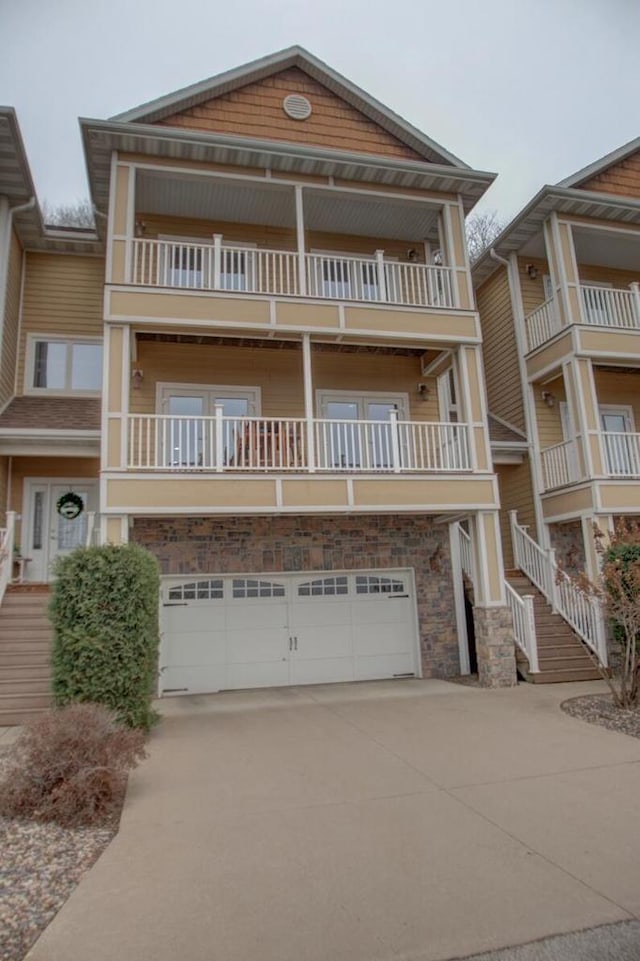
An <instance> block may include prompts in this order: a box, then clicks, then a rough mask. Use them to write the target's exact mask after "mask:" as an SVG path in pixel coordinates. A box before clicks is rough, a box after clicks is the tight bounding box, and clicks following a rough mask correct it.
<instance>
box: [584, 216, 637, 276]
mask: <svg viewBox="0 0 640 961" xmlns="http://www.w3.org/2000/svg"><path fill="white" fill-rule="evenodd" d="M573 242H574V245H575V250H576V259H577V261H578V263H579V264H595V265H597V266H600V267H613V268H617V269H618V270H635V271H637V273H638V279H639V280H640V233H639V234H637V235H634V234H630V233H629V234H619V233H613V232H609V231H606V230H589V229H588V228H587V227H585V228H581V227H574V228H573Z"/></svg>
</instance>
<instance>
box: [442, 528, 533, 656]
mask: <svg viewBox="0 0 640 961" xmlns="http://www.w3.org/2000/svg"><path fill="white" fill-rule="evenodd" d="M456 528H457V531H458V543H459V553H460V565H461V567H462V571H463V573H464V574H466V575H467V577H468V578H469V580H470V581H471V583H472V584H473V583H474V563H473V546H472V543H471V537H470V536H469V534H468V533H467V532H466V531H465V529H464V527H462V525H461V524H456ZM504 586H505V590H506V597H507V606H508V608H509V610H510V611H511V618H512V620H513V636H514V639H515V642H516V644H517V646H518V647H519V648H520V650H521V651H522V652H523V654H524V655H525V657H526V658H527V660H528V661H529V670H530V671H531V673H532V674H537V673H538V671H539V670H540V668H539V666H538V645H537V643H536V628H535V618H534V613H533V597H529V596H527V597H521V596H520V594H518V593H517V591H514V589H513V588H512V587H511V585H510V584H509V582H508V581H506V580H505V582H504Z"/></svg>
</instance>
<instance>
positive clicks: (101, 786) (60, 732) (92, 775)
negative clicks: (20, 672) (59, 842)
mask: <svg viewBox="0 0 640 961" xmlns="http://www.w3.org/2000/svg"><path fill="white" fill-rule="evenodd" d="M144 741H145V735H144V732H143V731H140V730H132V729H131V728H130V727H125V726H124V725H123V724H120V723H119V722H118V720H117V718H116V716H115V714H114V713H113V712H112V711H110V710H109V709H108V708H106V707H104V706H103V705H102V704H69V705H68V706H67V707H63V708H56V709H55V710H53V711H46V712H45V713H44V714H42V715H41V716H40V717H38V718H36V720H34V721H32V722H31V723H30V724H28V725H27V726H26V727H25V728H24V730H23V731H22V732H21V734H20V736H19V737H18V740H17V741H16V742H15V744H13V745H12V746H11V747H10V748H9V753H8V756H7V759H6V763H5V765H4V770H3V778H2V780H1V781H0V816H2V817H18V818H33V819H35V820H37V821H55V822H56V823H57V824H62V825H63V826H64V827H77V826H80V825H89V824H105V823H107V822H108V821H109V820H110V819H113V818H114V816H115V815H116V814H117V813H118V811H119V808H120V805H121V804H122V800H123V797H124V791H125V787H126V784H127V775H128V773H129V771H130V770H131V769H132V768H134V767H136V765H137V764H138V762H139V761H141V760H142V759H143V758H144V757H146V752H145V748H144Z"/></svg>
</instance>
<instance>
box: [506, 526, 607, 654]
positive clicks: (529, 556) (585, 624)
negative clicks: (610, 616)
mask: <svg viewBox="0 0 640 961" xmlns="http://www.w3.org/2000/svg"><path fill="white" fill-rule="evenodd" d="M509 519H510V525H511V541H512V544H513V555H514V561H515V565H516V567H518V568H519V569H520V570H521V571H522V572H523V573H524V574H526V575H527V577H528V578H529V580H530V581H532V582H533V583H534V584H535V585H536V587H537V588H538V590H539V591H540V592H541V593H542V594H543V595H544V596H545V598H546V599H547V601H548V602H549V604H550V605H551V608H552V610H553V612H554V613H557V614H559V615H560V616H561V617H562V618H563V620H565V621H566V622H567V624H569V626H570V627H571V628H572V629H573V630H574V631H575V633H576V634H577V635H578V636H579V637H580V638H581V640H582V641H583V642H584V643H585V644H586V645H587V647H589V648H590V649H591V650H592V651H593V653H594V654H595V655H596V657H597V658H598V660H599V661H600V663H601V664H602V665H603V666H604V667H606V666H607V638H606V632H605V626H604V618H603V616H602V607H601V605H600V602H599V601H598V600H597V599H596V598H594V597H588V596H587V595H586V594H585V593H584V592H583V591H581V590H579V589H578V587H577V586H576V585H575V584H574V582H573V581H572V580H571V578H570V577H569V576H568V574H566V573H565V572H564V571H562V570H561V569H560V568H559V567H558V565H557V563H556V560H555V551H553V550H548V551H545V550H543V548H542V547H540V545H539V544H536V542H535V541H534V540H533V538H532V537H530V536H529V534H527V532H526V530H525V529H524V527H521V526H520V525H519V524H518V519H517V511H509Z"/></svg>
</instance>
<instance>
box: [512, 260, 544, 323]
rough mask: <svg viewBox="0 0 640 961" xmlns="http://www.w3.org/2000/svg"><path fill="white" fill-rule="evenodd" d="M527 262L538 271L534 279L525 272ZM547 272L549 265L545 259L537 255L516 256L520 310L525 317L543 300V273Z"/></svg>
mask: <svg viewBox="0 0 640 961" xmlns="http://www.w3.org/2000/svg"><path fill="white" fill-rule="evenodd" d="M529 264H532V265H533V266H534V267H535V268H536V270H537V271H538V276H537V277H536V278H535V280H533V279H532V278H531V277H530V276H529V274H528V273H527V266H528V265H529ZM548 273H549V265H548V263H547V261H546V260H542V259H541V258H539V257H519V258H518V276H519V278H520V290H521V291H522V310H523V313H524V316H525V317H527V316H528V315H529V314H530V313H531V312H532V311H533V310H535V309H536V307H539V306H540V305H541V304H543V303H544V302H545V300H546V296H545V292H544V275H545V274H548Z"/></svg>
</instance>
